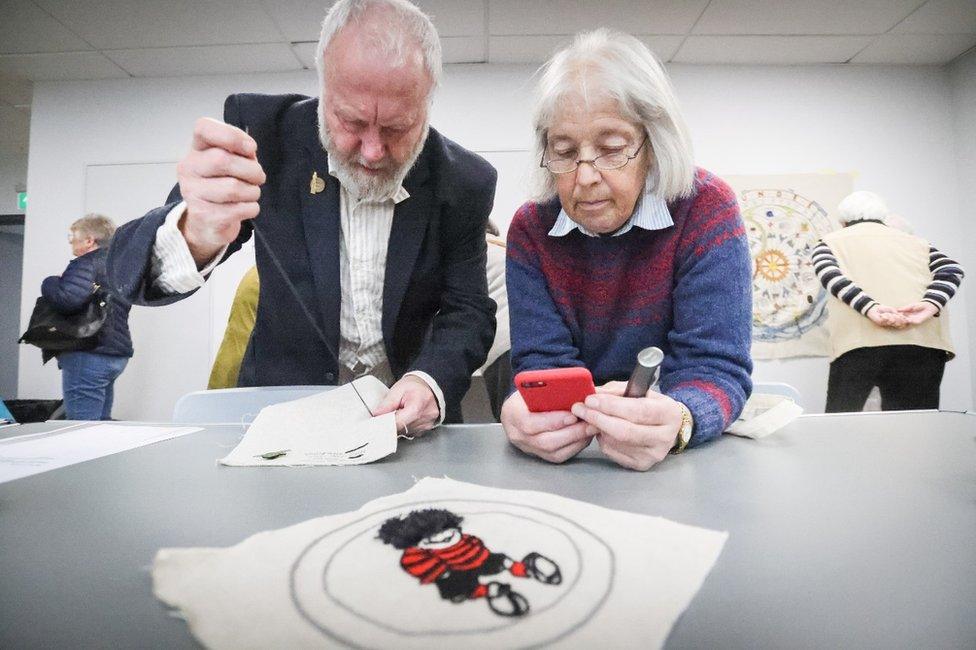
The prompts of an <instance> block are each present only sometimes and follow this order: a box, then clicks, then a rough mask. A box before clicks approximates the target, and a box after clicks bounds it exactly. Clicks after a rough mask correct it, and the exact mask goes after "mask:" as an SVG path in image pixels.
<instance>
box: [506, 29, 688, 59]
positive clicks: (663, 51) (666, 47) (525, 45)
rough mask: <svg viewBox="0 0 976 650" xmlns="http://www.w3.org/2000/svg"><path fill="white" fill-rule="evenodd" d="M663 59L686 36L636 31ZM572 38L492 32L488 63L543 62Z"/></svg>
mask: <svg viewBox="0 0 976 650" xmlns="http://www.w3.org/2000/svg"><path fill="white" fill-rule="evenodd" d="M637 38H638V39H639V40H641V41H642V42H643V43H644V44H645V45H647V46H648V47H649V48H651V51H652V52H654V54H655V55H657V57H658V58H659V59H660V60H661V61H665V62H666V61H669V60H670V59H671V57H672V56H673V55H674V53H675V52H676V51H677V49H678V46H679V45H681V41H682V39H683V38H684V37H683V36H670V35H664V36H661V35H657V34H654V35H640V34H638V35H637ZM572 42H573V36H570V35H563V36H554V35H549V36H531V37H525V36H492V37H490V39H489V48H488V49H489V52H490V54H489V63H543V62H545V61H546V60H548V59H549V57H551V56H552V55H553V54H554V53H555V52H556V51H557V50H559V49H561V48H563V47H566V46H567V45H569V44H570V43H572Z"/></svg>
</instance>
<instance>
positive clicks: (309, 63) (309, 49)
mask: <svg viewBox="0 0 976 650" xmlns="http://www.w3.org/2000/svg"><path fill="white" fill-rule="evenodd" d="M318 47H319V43H318V41H315V42H314V43H292V44H291V50H292V52H294V53H295V56H297V57H298V60H299V61H300V62H301V64H302V67H304V68H308V69H309V70H314V69H315V50H317V49H318Z"/></svg>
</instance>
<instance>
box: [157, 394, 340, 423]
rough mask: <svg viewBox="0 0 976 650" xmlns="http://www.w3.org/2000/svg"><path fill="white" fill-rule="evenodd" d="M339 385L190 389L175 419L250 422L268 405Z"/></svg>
mask: <svg viewBox="0 0 976 650" xmlns="http://www.w3.org/2000/svg"><path fill="white" fill-rule="evenodd" d="M333 388H335V386H262V387H256V388H221V389H218V390H198V391H196V392H194V393H188V394H186V395H184V396H183V397H181V398H180V399H179V401H177V402H176V406H175V407H174V408H173V422H176V423H180V424H250V423H251V421H253V420H254V418H256V417H257V415H258V413H259V412H260V411H261V409H263V408H264V407H265V406H270V405H271V404H278V403H279V402H289V401H291V400H295V399H299V398H302V397H308V396H309V395H315V394H316V393H322V392H325V391H327V390H332V389H333Z"/></svg>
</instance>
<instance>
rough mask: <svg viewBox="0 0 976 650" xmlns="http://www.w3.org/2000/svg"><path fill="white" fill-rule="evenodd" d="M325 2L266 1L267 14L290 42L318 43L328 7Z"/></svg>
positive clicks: (302, 0)
mask: <svg viewBox="0 0 976 650" xmlns="http://www.w3.org/2000/svg"><path fill="white" fill-rule="evenodd" d="M329 4H331V3H328V2H323V0H264V2H262V5H263V6H264V10H265V13H267V14H268V15H269V16H270V17H271V18H272V20H274V22H275V24H276V25H277V26H278V28H279V31H280V32H281V33H282V35H283V36H284V38H285V40H288V41H293V42H294V41H318V40H319V32H320V31H321V29H322V19H323V18H324V17H325V12H326V10H327V8H328V5H329Z"/></svg>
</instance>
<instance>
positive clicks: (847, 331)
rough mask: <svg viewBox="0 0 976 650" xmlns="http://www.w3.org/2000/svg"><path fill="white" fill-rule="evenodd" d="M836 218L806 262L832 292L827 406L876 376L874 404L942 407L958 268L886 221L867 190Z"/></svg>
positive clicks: (851, 396) (851, 402)
mask: <svg viewBox="0 0 976 650" xmlns="http://www.w3.org/2000/svg"><path fill="white" fill-rule="evenodd" d="M837 212H838V214H839V216H840V221H841V223H842V224H843V226H844V227H843V228H841V229H840V230H838V231H836V232H833V233H830V234H828V235H827V236H826V237H824V238H823V240H822V241H821V242H820V243H819V244H818V245H817V246H816V247H815V248H814V249H813V268H814V270H816V272H817V276H818V277H819V278H820V282H821V284H823V286H824V288H825V289H826V290H827V292H828V293H830V295H831V296H832V298H831V300H830V305H829V308H828V314H827V332H828V334H829V337H830V374H829V377H828V381H827V408H826V411H827V412H828V413H838V412H845V411H860V410H861V409H863V408H864V403H865V401H866V400H867V398H868V394H869V393H870V392H871V389H872V388H874V387H875V386H877V387H878V390H879V391H880V392H881V409H882V410H884V411H900V410H909V409H937V408H939V390H940V386H941V384H942V376H943V374H944V373H945V364H946V361H948V360H949V359H952V358H953V357H954V356H955V351H954V349H953V346H952V340H951V338H950V336H949V324H948V322H947V321H948V319H947V318H945V317H943V318H937V316H940V315H941V314H942V311H943V310H944V309H945V308H946V307H947V306H948V303H949V301H950V300H951V299H952V297H953V296H955V295H956V292H957V291H958V290H959V285H960V283H961V282H962V279H963V269H962V266H960V265H959V263H958V262H956V261H955V260H952V259H950V258H949V257H947V256H946V255H945V254H944V253H942V252H941V251H939V250H938V249H937V248H935V247H934V246H932V245H931V244H930V243H929V242H927V241H925V240H924V239H921V238H920V237H916V236H914V235H911V234H908V233H905V232H902V231H900V230H897V229H895V228H891V227H889V226H888V219H889V216H890V215H889V214H888V206H887V205H885V202H884V200H883V199H882V198H881V197H880V196H878V195H877V194H875V193H873V192H865V191H858V192H854V193H853V194H851V195H849V196H848V197H847V198H845V199H844V200H843V201H841V202H840V205H838V206H837Z"/></svg>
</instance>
